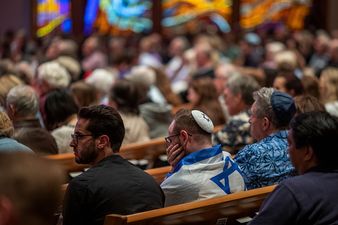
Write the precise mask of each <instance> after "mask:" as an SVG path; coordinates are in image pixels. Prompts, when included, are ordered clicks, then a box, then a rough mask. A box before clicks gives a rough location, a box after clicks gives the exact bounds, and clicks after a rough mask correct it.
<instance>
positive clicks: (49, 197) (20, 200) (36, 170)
mask: <svg viewBox="0 0 338 225" xmlns="http://www.w3.org/2000/svg"><path fill="white" fill-rule="evenodd" d="M64 178H65V177H64V172H63V170H62V169H61V168H59V167H58V166H56V164H53V163H51V162H50V161H49V160H47V159H43V158H40V157H38V156H36V155H34V154H31V153H22V152H16V153H0V201H1V200H6V201H7V202H8V204H10V205H11V208H10V210H7V211H3V212H1V211H0V214H1V215H2V216H3V217H2V218H7V219H8V220H9V221H7V223H6V222H5V223H4V224H16V225H48V224H53V223H55V216H54V213H55V212H56V210H57V208H58V206H59V205H60V203H61V184H62V183H63V182H64ZM0 210H1V209H0Z"/></svg>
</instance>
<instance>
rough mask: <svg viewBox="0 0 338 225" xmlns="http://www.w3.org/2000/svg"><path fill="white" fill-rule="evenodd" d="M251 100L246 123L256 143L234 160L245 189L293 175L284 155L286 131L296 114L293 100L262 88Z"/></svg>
mask: <svg viewBox="0 0 338 225" xmlns="http://www.w3.org/2000/svg"><path fill="white" fill-rule="evenodd" d="M253 97H254V100H255V102H254V103H253V105H252V107H251V115H250V119H249V122H250V125H251V126H250V133H251V136H252V137H253V138H254V139H255V140H256V141H257V142H256V143H254V144H251V145H247V146H245V147H244V148H243V149H241V150H240V151H239V152H238V154H237V155H236V157H235V162H237V164H238V165H239V167H240V168H241V169H242V171H243V175H244V178H245V183H246V185H247V187H248V189H253V188H259V187H263V186H268V185H272V184H276V183H279V182H280V181H282V180H284V179H285V178H287V177H289V176H291V175H292V173H293V171H294V169H293V167H292V165H291V162H290V160H289V157H288V154H287V148H288V144H287V130H286V129H287V128H288V126H289V122H290V120H291V118H292V117H293V115H294V114H295V112H296V107H295V104H294V101H293V99H292V97H291V96H289V95H288V94H286V93H282V92H279V91H276V90H274V89H273V88H261V89H260V90H258V91H256V92H254V94H253Z"/></svg>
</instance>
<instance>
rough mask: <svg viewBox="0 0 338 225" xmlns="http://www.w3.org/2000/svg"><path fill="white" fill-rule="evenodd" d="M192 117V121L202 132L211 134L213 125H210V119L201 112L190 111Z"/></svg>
mask: <svg viewBox="0 0 338 225" xmlns="http://www.w3.org/2000/svg"><path fill="white" fill-rule="evenodd" d="M191 115H192V117H194V120H195V121H196V123H197V124H198V126H199V127H200V128H202V130H204V131H205V132H207V133H212V132H213V130H214V124H213V123H212V121H211V119H210V118H209V117H208V116H207V114H205V113H204V112H201V111H199V110H192V111H191Z"/></svg>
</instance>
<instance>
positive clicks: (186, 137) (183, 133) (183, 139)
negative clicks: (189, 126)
mask: <svg viewBox="0 0 338 225" xmlns="http://www.w3.org/2000/svg"><path fill="white" fill-rule="evenodd" d="M179 138H180V140H181V142H182V144H186V143H188V141H189V134H188V132H187V131H185V130H181V131H180V137H179Z"/></svg>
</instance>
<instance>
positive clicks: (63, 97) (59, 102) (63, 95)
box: [45, 89, 78, 129]
mask: <svg viewBox="0 0 338 225" xmlns="http://www.w3.org/2000/svg"><path fill="white" fill-rule="evenodd" d="M77 112H78V106H77V105H76V103H75V101H74V99H73V97H72V95H71V94H70V93H69V92H68V91H67V90H65V89H56V90H54V91H51V92H50V93H48V95H47V97H46V101H45V113H46V120H47V121H46V122H47V124H46V125H47V127H48V129H55V128H57V127H58V125H59V124H61V123H63V122H65V121H66V119H68V118H69V117H70V116H71V115H74V114H76V113H77Z"/></svg>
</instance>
